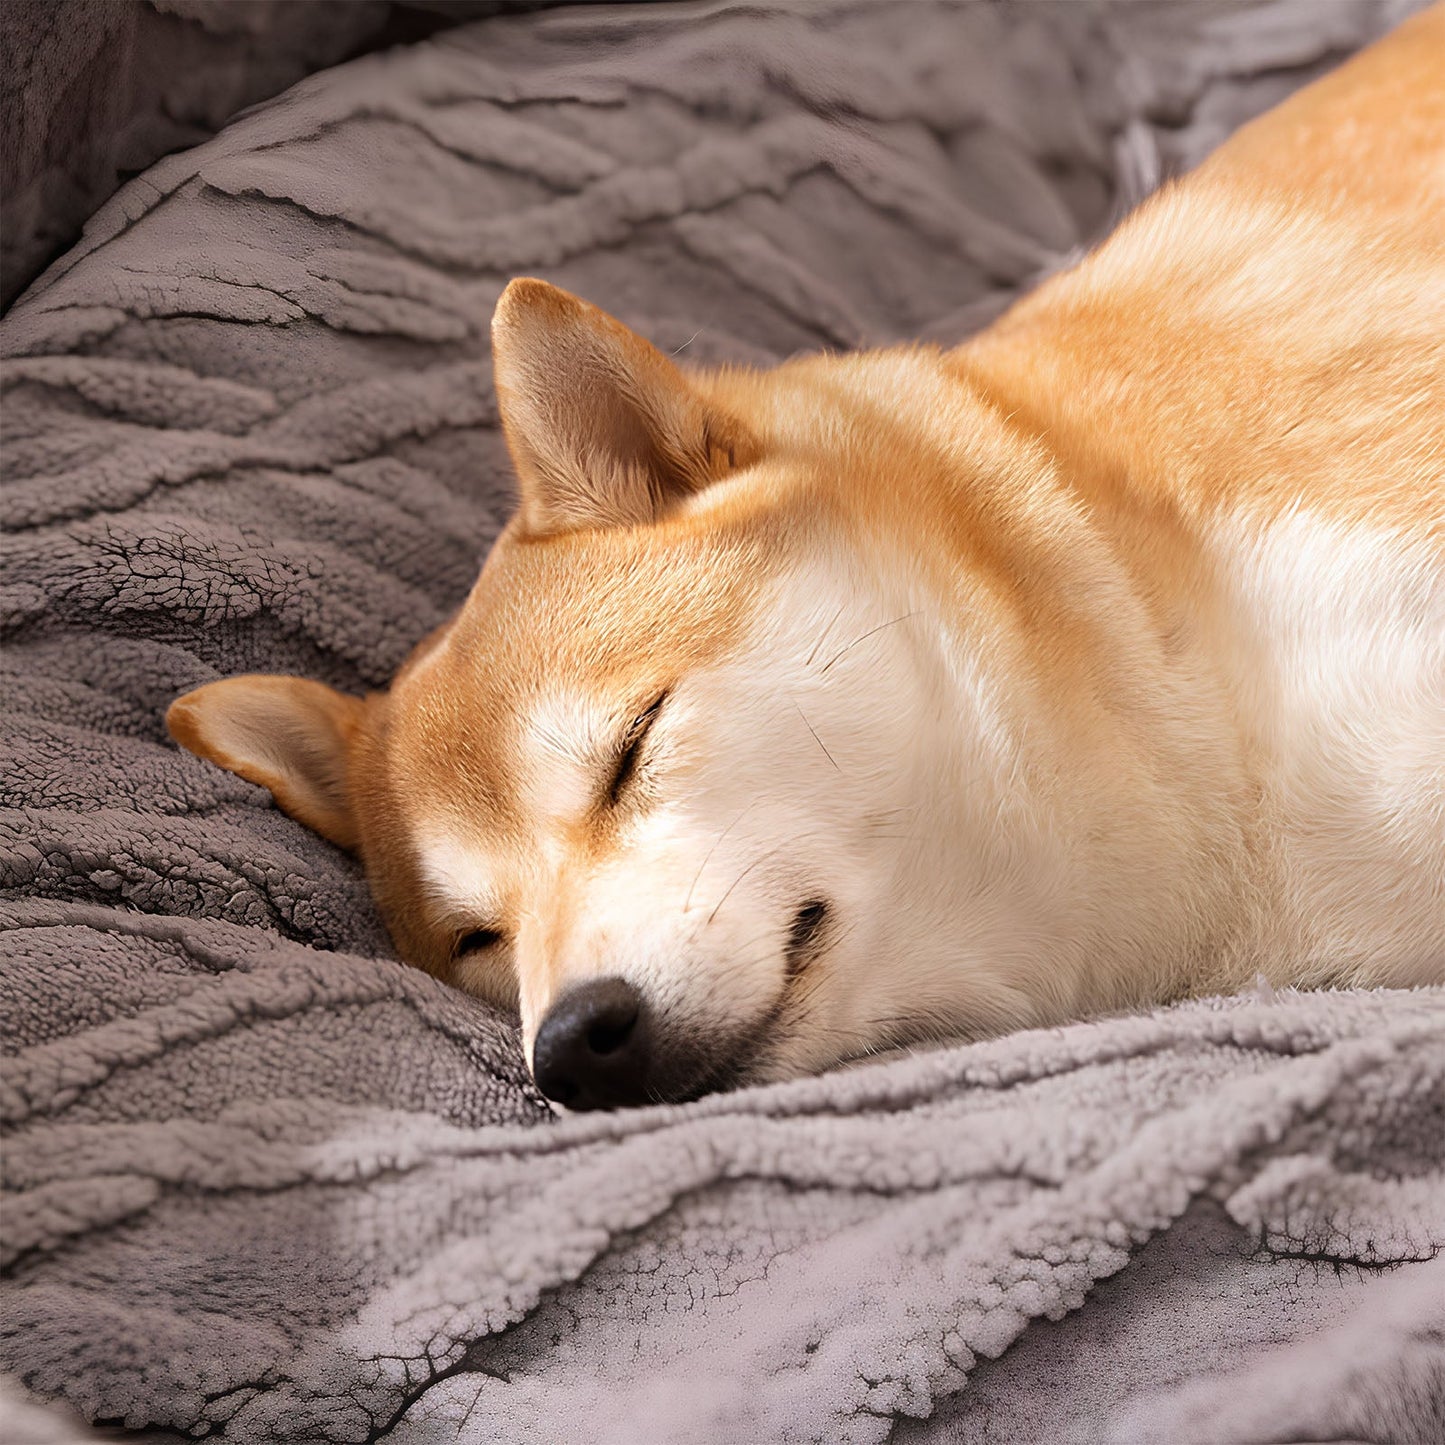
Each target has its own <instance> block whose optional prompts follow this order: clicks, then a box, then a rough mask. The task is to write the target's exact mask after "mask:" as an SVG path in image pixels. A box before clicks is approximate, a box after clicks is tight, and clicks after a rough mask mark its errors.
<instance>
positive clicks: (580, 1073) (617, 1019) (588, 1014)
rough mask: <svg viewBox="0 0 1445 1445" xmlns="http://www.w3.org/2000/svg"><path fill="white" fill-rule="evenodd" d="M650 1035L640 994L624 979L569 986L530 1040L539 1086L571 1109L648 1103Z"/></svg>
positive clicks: (611, 1107) (622, 1106)
mask: <svg viewBox="0 0 1445 1445" xmlns="http://www.w3.org/2000/svg"><path fill="white" fill-rule="evenodd" d="M650 1053H651V1050H650V1040H649V1037H648V1027H647V1016H646V1010H645V1008H644V1006H643V999H642V994H641V993H640V992H639V991H638V990H637V989H635V988H634V987H633V986H632V985H631V984H630V983H628V982H627V981H626V980H625V979H621V978H598V979H592V980H589V981H588V982H587V983H583V984H578V985H577V986H576V987H575V988H572V989H569V990H568V991H567V992H566V993H565V994H563V995H562V997H561V998H560V999H558V1000H557V1002H556V1003H554V1004H553V1005H552V1007H551V1008H550V1009H549V1010H548V1011H547V1014H546V1016H545V1017H544V1018H543V1020H542V1024H541V1027H540V1028H538V1030H537V1038H536V1041H535V1042H534V1044H533V1045H532V1074H533V1077H534V1078H535V1079H536V1080H537V1087H538V1088H539V1089H540V1090H541V1091H542V1092H543V1093H544V1094H545V1095H546V1096H547V1097H548V1098H549V1099H554V1100H556V1102H557V1103H559V1104H565V1105H566V1106H567V1107H568V1108H569V1109H619V1108H626V1107H627V1106H629V1105H633V1104H641V1103H645V1102H646V1100H647V1098H648V1092H647V1071H648V1064H649V1062H650V1057H649V1056H650Z"/></svg>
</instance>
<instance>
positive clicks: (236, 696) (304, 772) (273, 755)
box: [166, 675, 366, 848]
mask: <svg viewBox="0 0 1445 1445" xmlns="http://www.w3.org/2000/svg"><path fill="white" fill-rule="evenodd" d="M365 710H366V704H365V703H363V702H362V701H361V699H360V698H357V697H348V696H347V695H346V694H345V693H342V692H337V691H336V690H335V689H334V688H329V687H325V686H323V685H322V684H321V683H319V682H308V681H307V680H306V679H305V678H302V677H262V676H256V675H252V676H249V677H230V678H227V679H226V680H225V681H224V682H212V683H207V685H206V686H205V687H198V688H197V689H196V690H195V691H194V692H188V693H186V695H185V696H184V697H178V698H177V699H176V700H175V701H174V702H173V703H172V704H171V705H170V708H169V710H168V711H167V712H166V726H167V727H168V728H169V729H170V732H171V736H172V737H173V738H174V739H175V740H176V741H177V742H178V743H180V745H181V746H182V747H183V748H189V749H190V751H191V752H193V753H196V754H198V755H199V756H200V757H203V758H208V759H209V760H210V761H211V762H213V763H219V764H220V765H221V767H223V768H226V769H228V770H229V771H231V772H233V773H239V774H240V776H241V777H243V778H246V779H247V780H249V781H250V782H253V783H259V784H260V785H261V786H262V787H263V788H270V790H271V792H272V794H273V795H274V796H275V798H276V801H277V802H278V803H279V804H280V805H281V808H282V810H283V811H285V812H287V813H289V814H290V815H291V816H292V817H293V818H295V819H297V820H298V821H299V822H302V823H305V824H306V826H307V827H308V828H314V829H315V830H316V831H317V832H318V833H320V834H321V836H322V837H323V838H329V839H330V840H331V841H332V842H333V843H336V844H338V845H339V846H341V847H342V848H355V847H356V844H357V831H356V821H355V817H354V815H353V812H352V807H351V800H350V798H349V796H348V792H347V759H348V754H349V752H350V748H351V742H352V739H353V738H354V737H355V735H356V732H357V730H358V729H359V728H360V726H361V719H362V715H363V713H364V712H365Z"/></svg>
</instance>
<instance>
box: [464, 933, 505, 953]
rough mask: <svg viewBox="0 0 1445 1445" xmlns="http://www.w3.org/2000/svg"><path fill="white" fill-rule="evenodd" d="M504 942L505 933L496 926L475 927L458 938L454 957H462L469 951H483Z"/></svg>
mask: <svg viewBox="0 0 1445 1445" xmlns="http://www.w3.org/2000/svg"><path fill="white" fill-rule="evenodd" d="M502 942H504V935H503V934H502V932H501V930H500V929H496V928H474V929H472V930H471V932H470V933H464V934H462V936H461V937H460V938H459V939H457V941H456V943H455V945H454V946H453V948H452V957H453V958H462V957H464V956H465V955H466V954H469V953H482V952H484V951H485V950H487V949H489V948H495V947H496V946H497V945H498V944H499V943H502Z"/></svg>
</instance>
